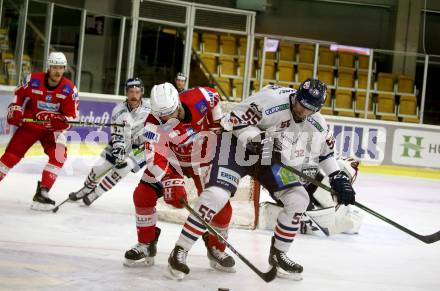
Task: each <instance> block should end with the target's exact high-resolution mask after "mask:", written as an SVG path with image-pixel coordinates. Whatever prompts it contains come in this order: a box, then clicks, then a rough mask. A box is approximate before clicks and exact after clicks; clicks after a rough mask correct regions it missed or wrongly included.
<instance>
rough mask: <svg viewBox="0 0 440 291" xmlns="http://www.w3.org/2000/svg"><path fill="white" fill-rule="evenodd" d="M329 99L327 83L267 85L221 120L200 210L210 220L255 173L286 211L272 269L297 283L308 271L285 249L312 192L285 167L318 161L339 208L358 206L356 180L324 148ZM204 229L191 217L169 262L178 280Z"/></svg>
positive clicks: (281, 216)
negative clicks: (324, 107)
mask: <svg viewBox="0 0 440 291" xmlns="http://www.w3.org/2000/svg"><path fill="white" fill-rule="evenodd" d="M326 94H327V88H326V85H325V84H324V83H322V82H321V81H319V80H316V79H308V80H306V81H305V82H303V83H302V84H301V85H300V88H299V89H298V90H295V89H292V88H284V87H279V86H267V87H265V88H263V89H262V90H261V91H259V92H257V93H255V94H253V95H252V96H250V97H249V98H247V99H245V100H244V101H242V102H241V103H239V104H238V105H236V106H235V107H234V108H233V109H232V112H230V113H229V114H227V115H226V116H225V117H224V118H223V119H222V122H221V124H222V126H223V128H224V130H225V131H226V132H223V134H222V135H219V137H218V141H217V149H216V154H215V157H214V160H213V165H212V170H211V174H210V178H209V181H208V182H207V183H206V185H205V187H206V188H205V189H204V191H203V192H202V194H201V195H200V197H199V199H198V202H197V203H196V205H195V206H194V210H195V211H196V212H197V213H198V214H199V215H200V216H201V217H202V218H203V219H204V220H205V221H206V222H208V223H209V222H210V221H211V219H212V217H215V215H216V214H217V213H218V211H219V210H220V209H222V208H223V207H224V205H225V204H226V203H228V202H229V199H230V198H231V196H232V195H234V193H235V192H236V190H237V186H238V183H239V181H240V179H241V178H242V177H244V176H246V175H252V176H253V177H254V178H255V179H256V180H258V181H259V182H260V183H261V185H263V186H264V187H265V188H266V189H267V190H268V191H269V193H270V194H271V196H272V198H273V199H274V200H276V201H277V202H279V203H280V204H282V205H283V206H284V207H283V210H282V211H281V212H280V214H279V215H278V219H277V224H276V226H275V230H274V233H273V236H272V241H271V245H270V252H269V264H270V265H272V266H276V267H277V271H278V275H279V276H281V277H290V278H292V279H294V280H300V279H302V272H303V267H302V266H301V265H300V264H298V263H296V262H294V261H293V260H292V259H290V258H289V257H288V255H287V252H288V251H289V248H290V246H291V244H292V242H293V240H294V238H295V236H296V234H297V232H298V230H299V227H300V221H301V217H302V215H303V213H304V212H305V211H306V209H307V206H308V204H309V195H308V194H307V191H306V190H305V188H304V187H303V184H302V183H301V181H300V179H299V178H298V177H297V176H296V175H295V174H293V172H291V171H290V170H289V169H288V168H286V167H284V165H288V166H291V167H295V168H297V169H298V170H302V167H303V166H304V165H307V164H311V163H316V164H317V165H319V167H320V168H321V169H322V170H323V171H324V173H325V174H327V175H329V178H330V185H331V187H332V188H333V189H334V190H335V191H336V192H338V193H339V197H338V201H339V203H343V204H346V205H347V204H353V203H354V202H355V192H354V190H353V188H352V187H351V183H350V181H349V179H348V177H347V175H346V174H345V173H344V172H343V171H341V170H340V169H339V166H338V164H337V162H336V159H335V157H334V153H333V150H332V149H330V148H329V146H328V145H327V143H326V134H327V125H326V122H325V120H324V118H323V117H322V115H321V114H320V113H319V110H320V109H321V107H322V105H323V104H324V101H325V98H326ZM204 230H205V226H204V225H203V224H201V223H200V222H198V221H197V218H196V217H195V216H193V215H189V217H188V219H187V221H186V223H185V225H184V226H183V230H182V232H181V234H180V237H179V239H178V241H177V242H176V246H175V248H174V249H173V251H172V252H171V254H170V258H169V269H170V270H171V273H172V274H175V275H176V277H177V278H179V279H182V278H183V276H184V275H186V274H188V273H189V268H188V266H187V264H186V258H187V253H188V251H189V250H190V249H191V247H192V246H193V245H194V243H195V242H196V241H197V239H198V238H199V237H200V233H203V231H204Z"/></svg>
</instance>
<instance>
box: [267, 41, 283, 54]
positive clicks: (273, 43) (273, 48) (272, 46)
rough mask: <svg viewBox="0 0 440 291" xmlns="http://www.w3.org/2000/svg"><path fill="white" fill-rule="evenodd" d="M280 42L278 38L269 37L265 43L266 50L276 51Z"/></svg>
mask: <svg viewBox="0 0 440 291" xmlns="http://www.w3.org/2000/svg"><path fill="white" fill-rule="evenodd" d="M279 43H280V41H279V40H278V39H272V38H268V39H266V42H265V44H264V50H265V51H266V52H272V53H274V52H276V51H277V49H278V44H279Z"/></svg>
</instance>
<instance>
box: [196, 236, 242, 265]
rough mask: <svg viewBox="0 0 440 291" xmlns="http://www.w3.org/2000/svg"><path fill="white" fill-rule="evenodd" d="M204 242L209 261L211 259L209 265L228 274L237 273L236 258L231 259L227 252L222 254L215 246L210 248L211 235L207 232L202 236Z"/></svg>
mask: <svg viewBox="0 0 440 291" xmlns="http://www.w3.org/2000/svg"><path fill="white" fill-rule="evenodd" d="M202 238H203V241H204V242H205V246H206V250H207V254H208V259H209V265H210V266H211V268H213V269H216V270H219V271H222V272H227V273H235V268H234V266H235V261H234V258H233V257H231V256H230V255H229V254H227V253H226V252H222V251H221V250H218V249H217V248H216V247H215V246H213V247H209V246H208V238H209V233H208V232H205V233H204V234H203V236H202Z"/></svg>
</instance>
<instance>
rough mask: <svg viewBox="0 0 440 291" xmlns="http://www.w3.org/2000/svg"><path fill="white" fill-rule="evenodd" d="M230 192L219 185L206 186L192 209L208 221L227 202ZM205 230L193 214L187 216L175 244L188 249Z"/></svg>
mask: <svg viewBox="0 0 440 291" xmlns="http://www.w3.org/2000/svg"><path fill="white" fill-rule="evenodd" d="M229 197H230V192H229V191H227V190H225V189H223V188H220V187H215V186H213V187H208V188H206V189H205V190H203V192H202V194H200V197H199V199H198V200H197V203H196V205H195V206H194V210H195V211H196V212H197V213H198V214H200V216H201V217H202V218H203V219H204V220H205V221H208V222H210V221H211V220H212V218H213V217H214V215H215V214H216V213H217V212H219V211H220V210H221V209H222V208H223V207H224V206H225V205H226V203H227V202H228V200H229ZM205 231H206V227H205V226H204V225H203V224H202V223H201V222H200V221H199V220H198V219H197V218H196V217H195V216H193V215H190V216H188V219H187V220H186V222H185V224H184V225H183V229H182V232H181V233H180V237H179V239H178V240H177V242H176V245H178V246H181V247H182V248H184V249H185V250H187V251H189V250H190V249H191V247H192V246H193V244H194V243H195V242H196V241H197V240H198V239H199V237H200V236H201V235H202V234H203V233H204V232H205Z"/></svg>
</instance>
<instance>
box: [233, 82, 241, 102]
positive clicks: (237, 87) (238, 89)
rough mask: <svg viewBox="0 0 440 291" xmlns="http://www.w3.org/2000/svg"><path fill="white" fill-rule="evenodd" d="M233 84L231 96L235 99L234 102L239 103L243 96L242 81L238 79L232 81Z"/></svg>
mask: <svg viewBox="0 0 440 291" xmlns="http://www.w3.org/2000/svg"><path fill="white" fill-rule="evenodd" d="M233 83H234V90H233V93H234V94H233V95H234V97H235V100H236V101H239V100H241V99H242V98H241V97H242V96H243V81H242V80H239V79H234V80H233Z"/></svg>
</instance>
